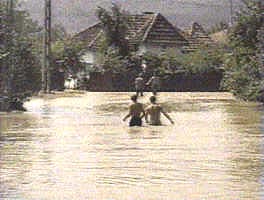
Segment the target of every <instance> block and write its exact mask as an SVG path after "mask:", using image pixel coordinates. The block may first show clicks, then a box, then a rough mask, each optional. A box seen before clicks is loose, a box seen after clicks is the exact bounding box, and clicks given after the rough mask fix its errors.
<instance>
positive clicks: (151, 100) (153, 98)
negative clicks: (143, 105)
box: [149, 96, 157, 103]
mask: <svg viewBox="0 0 264 200" xmlns="http://www.w3.org/2000/svg"><path fill="white" fill-rule="evenodd" d="M149 100H150V102H151V103H156V100H157V99H156V97H155V96H151V97H150V98H149Z"/></svg>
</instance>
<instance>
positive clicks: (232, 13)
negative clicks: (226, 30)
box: [229, 0, 234, 26]
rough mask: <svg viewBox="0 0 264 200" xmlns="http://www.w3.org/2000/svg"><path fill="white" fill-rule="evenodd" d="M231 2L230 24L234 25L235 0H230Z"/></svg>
mask: <svg viewBox="0 0 264 200" xmlns="http://www.w3.org/2000/svg"><path fill="white" fill-rule="evenodd" d="M229 2H230V26H233V24H234V21H233V20H234V19H233V16H234V4H233V0H229Z"/></svg>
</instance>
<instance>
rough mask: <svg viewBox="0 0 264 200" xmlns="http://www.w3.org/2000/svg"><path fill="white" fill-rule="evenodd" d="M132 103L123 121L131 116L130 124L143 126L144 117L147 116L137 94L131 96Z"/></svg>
mask: <svg viewBox="0 0 264 200" xmlns="http://www.w3.org/2000/svg"><path fill="white" fill-rule="evenodd" d="M131 100H132V102H133V103H132V104H131V105H130V106H129V113H128V114H127V115H126V116H125V117H124V119H123V121H126V119H127V118H129V117H131V119H130V122H129V126H141V125H142V118H143V117H144V116H145V111H144V108H143V104H141V103H138V102H137V95H133V96H132V97H131Z"/></svg>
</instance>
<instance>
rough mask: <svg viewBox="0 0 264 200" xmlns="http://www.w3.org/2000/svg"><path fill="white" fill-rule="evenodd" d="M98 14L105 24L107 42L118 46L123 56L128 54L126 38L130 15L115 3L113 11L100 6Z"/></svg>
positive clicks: (109, 44)
mask: <svg viewBox="0 0 264 200" xmlns="http://www.w3.org/2000/svg"><path fill="white" fill-rule="evenodd" d="M97 16H98V18H99V20H100V21H101V23H102V25H103V29H104V32H105V37H106V42H107V45H108V46H112V45H113V46H114V47H116V48H118V50H119V54H120V55H121V56H127V55H128V53H129V51H128V41H127V39H126V35H127V30H128V15H127V14H126V13H125V12H124V11H121V8H120V7H119V6H118V5H117V4H115V3H113V4H112V9H111V11H107V10H106V9H104V8H102V7H98V9H97Z"/></svg>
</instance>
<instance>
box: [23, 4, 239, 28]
mask: <svg viewBox="0 0 264 200" xmlns="http://www.w3.org/2000/svg"><path fill="white" fill-rule="evenodd" d="M20 1H21V2H22V3H21V7H22V8H23V9H24V8H25V9H26V10H28V11H29V12H30V14H31V16H32V17H33V18H34V19H35V20H38V21H39V22H40V23H41V21H42V19H43V4H44V0H20ZM115 2H117V3H118V4H120V5H121V6H122V8H123V9H125V10H127V11H129V12H130V13H141V12H144V11H152V12H160V13H162V14H163V15H164V16H166V17H167V18H168V19H169V20H170V21H171V22H172V23H173V24H175V25H177V26H178V27H180V28H183V29H186V28H188V27H189V26H190V25H191V24H192V22H193V21H197V22H199V23H200V24H202V25H203V26H204V27H206V28H208V27H210V26H212V25H214V24H216V23H219V22H221V21H224V22H228V21H229V19H230V8H229V6H230V4H229V0H218V1H216V0H151V1H150V0H129V1H128V0H127V1H126V0H116V1H115ZM150 2H151V3H150ZM234 4H235V7H236V9H237V7H238V4H239V0H234ZM52 5H53V8H52V9H53V19H54V21H53V24H61V25H63V26H64V27H65V28H66V30H67V31H68V32H69V33H75V32H78V31H80V30H82V29H85V28H87V26H89V25H91V24H94V23H95V22H96V21H97V18H96V16H95V10H96V8H97V7H98V6H101V7H106V8H109V7H110V6H111V1H110V0H53V1H52Z"/></svg>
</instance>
